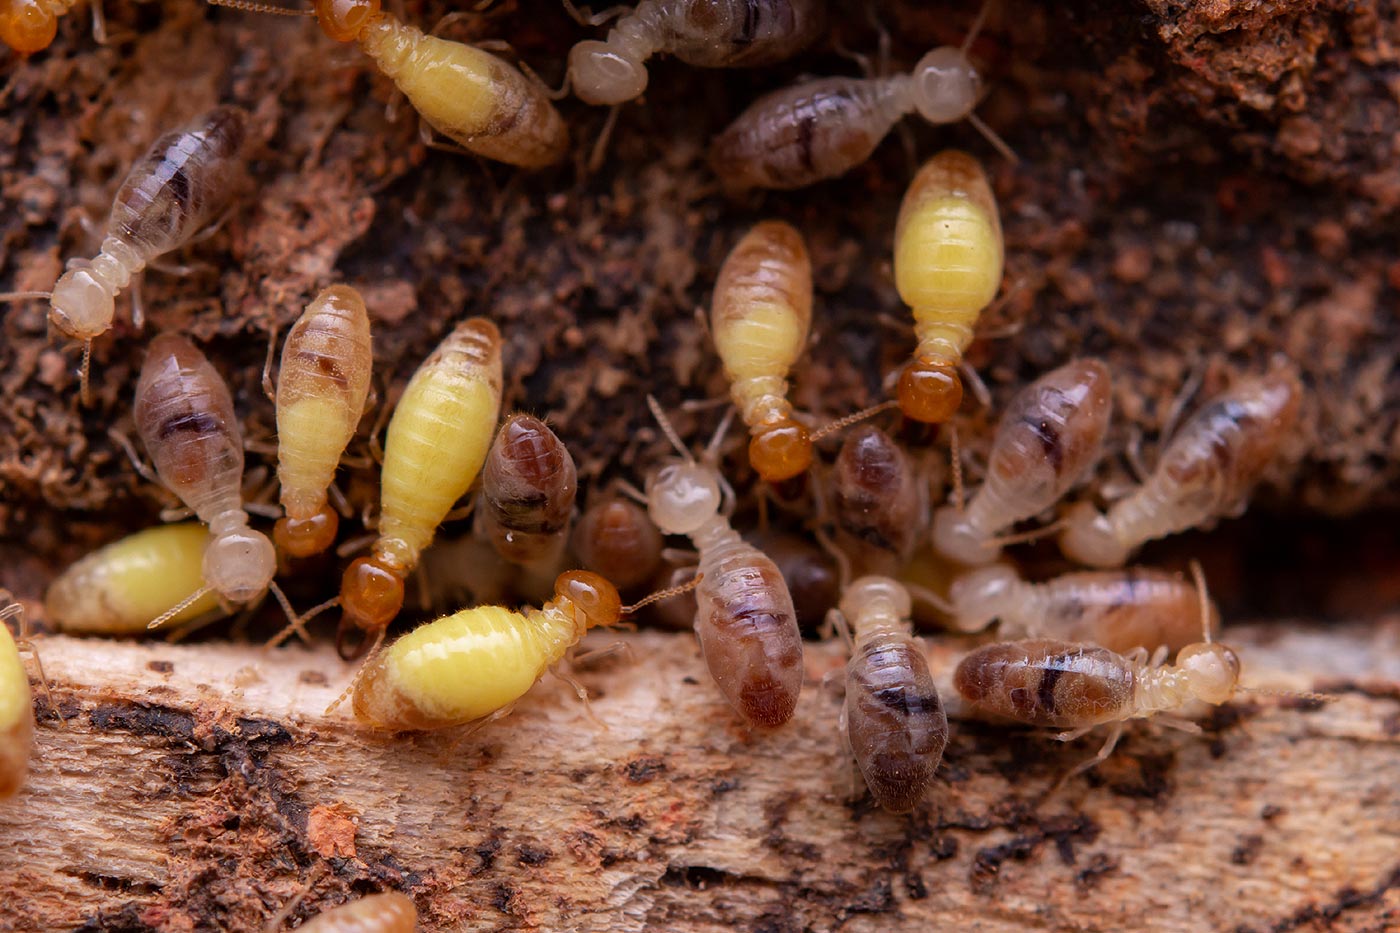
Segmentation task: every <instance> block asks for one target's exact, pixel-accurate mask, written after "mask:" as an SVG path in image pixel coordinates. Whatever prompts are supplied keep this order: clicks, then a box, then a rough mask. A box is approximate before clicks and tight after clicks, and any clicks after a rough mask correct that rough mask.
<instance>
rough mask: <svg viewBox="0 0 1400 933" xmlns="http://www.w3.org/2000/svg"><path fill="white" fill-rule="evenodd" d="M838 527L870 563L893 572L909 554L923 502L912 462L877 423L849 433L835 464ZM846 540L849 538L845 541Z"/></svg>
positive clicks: (921, 525)
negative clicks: (871, 561)
mask: <svg viewBox="0 0 1400 933" xmlns="http://www.w3.org/2000/svg"><path fill="white" fill-rule="evenodd" d="M833 471H834V474H835V478H834V487H835V492H834V500H835V501H834V503H833V511H834V512H835V516H836V524H837V528H839V529H840V532H841V534H842V536H843V537H848V538H850V539H852V541H853V542H854V543H855V545H856V547H855V550H857V551H859V552H863V554H864V556H865V557H866V558H867V560H864V561H860V563H863V564H868V563H870V559H872V558H873V559H874V561H875V564H877V565H879V564H881V563H885V564H892V565H891V566H888V567H885V566H878V567H875V568H866V569H878V570H879V571H880V572H892V571H893V570H895V569H897V568H898V566H900V565H902V564H903V563H904V562H905V561H907V560H908V559H909V556H910V554H912V553H913V550H914V545H915V543H916V540H917V538H918V535H919V531H920V529H921V528H922V527H923V525H924V519H925V516H924V515H922V512H923V507H924V502H923V499H922V496H921V494H920V487H919V482H918V480H917V478H916V477H915V475H914V469H913V465H912V464H911V463H910V462H909V458H908V457H907V456H906V455H905V453H904V451H903V450H901V449H900V448H899V445H898V444H896V443H895V442H894V441H893V440H892V439H891V438H890V436H889V435H888V434H886V433H885V432H884V431H881V430H880V429H879V428H877V427H874V426H871V425H865V426H863V427H861V428H859V429H857V430H856V431H854V432H853V433H852V434H851V435H850V436H848V437H847V438H846V442H845V443H844V444H842V445H841V452H840V453H839V454H838V455H837V457H836V464H835V466H834V467H833ZM843 543H847V542H843Z"/></svg>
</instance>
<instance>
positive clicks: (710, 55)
mask: <svg viewBox="0 0 1400 933" xmlns="http://www.w3.org/2000/svg"><path fill="white" fill-rule="evenodd" d="M824 12H825V11H824V0H642V2H641V3H639V4H637V6H636V7H635V8H634V9H632V10H629V11H628V12H627V13H625V14H624V15H623V16H622V18H621V19H619V20H618V21H617V24H616V25H614V26H613V28H612V29H611V30H609V32H608V38H607V39H606V41H602V42H600V41H597V40H593V39H589V40H586V41H583V42H580V43H578V44H577V45H575V46H574V47H573V49H572V50H571V51H570V52H569V79H570V82H571V83H572V85H573V89H574V93H575V94H577V95H578V97H579V99H580V100H582V101H584V102H585V103H589V104H621V103H624V102H626V101H629V100H632V99H633V98H636V97H639V96H641V94H642V92H643V91H645V90H646V87H647V69H646V65H645V62H646V60H647V59H648V58H650V57H651V56H652V55H654V54H656V53H658V52H667V53H670V54H671V55H674V56H676V57H677V58H679V59H680V60H681V61H683V62H685V63H686V64H687V65H695V66H697V67H700V68H749V67H755V66H759V65H771V64H773V63H774V62H780V61H782V60H783V59H785V58H789V57H791V56H792V55H795V54H796V53H797V52H799V51H801V50H802V49H803V48H805V47H806V46H807V45H808V44H809V43H811V42H812V40H813V39H815V38H816V37H817V35H818V33H819V32H820V31H821V26H822V22H823V20H824V18H825V17H824Z"/></svg>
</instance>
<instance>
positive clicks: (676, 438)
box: [647, 392, 695, 463]
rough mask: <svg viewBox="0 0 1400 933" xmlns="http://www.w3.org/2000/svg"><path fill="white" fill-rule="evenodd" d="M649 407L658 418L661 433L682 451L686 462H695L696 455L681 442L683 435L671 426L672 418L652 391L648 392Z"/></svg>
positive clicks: (681, 453)
mask: <svg viewBox="0 0 1400 933" xmlns="http://www.w3.org/2000/svg"><path fill="white" fill-rule="evenodd" d="M647 407H648V408H650V409H651V413H652V416H653V417H654V418H656V423H657V424H658V425H660V427H661V433H662V434H665V435H666V439H667V440H668V441H670V442H671V446H672V447H674V448H676V450H678V451H679V452H680V455H681V456H682V457H684V458H685V462H686V463H694V462H695V456H694V455H693V454H692V453H691V452H690V451H689V450H688V449H687V448H686V446H685V444H683V443H681V436H680V435H679V434H677V433H676V429H675V428H674V427H672V426H671V420H670V419H669V418H667V417H666V412H664V411H662V409H661V403H660V402H658V401H657V400H656V396H654V395H652V394H651V393H650V392H648V393H647Z"/></svg>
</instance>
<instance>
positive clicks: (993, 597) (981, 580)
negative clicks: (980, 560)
mask: <svg viewBox="0 0 1400 933" xmlns="http://www.w3.org/2000/svg"><path fill="white" fill-rule="evenodd" d="M1020 582H1021V578H1020V577H1018V576H1017V575H1016V571H1015V570H1013V569H1012V568H1010V567H1008V566H1007V565H1005V564H993V565H992V566H990V567H979V568H978V569H976V570H973V571H972V572H970V573H965V574H963V575H962V576H960V577H958V578H957V579H956V580H954V581H953V585H952V586H951V587H950V588H949V590H948V599H949V602H951V603H952V609H953V614H954V616H955V618H954V620H953V621H954V623H955V624H956V626H957V628H958V629H960V630H961V631H964V632H980V631H981V630H982V629H984V628H986V627H987V626H989V625H991V624H992V622H994V621H995V620H996V619H997V617H999V616H1000V615H1002V613H1004V612H1005V611H1006V605H1007V603H1008V602H1009V601H1010V599H1011V598H1012V594H1013V592H1014V591H1015V589H1016V586H1017V585H1018V584H1019V583H1020Z"/></svg>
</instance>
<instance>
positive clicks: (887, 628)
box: [833, 576, 948, 813]
mask: <svg viewBox="0 0 1400 933" xmlns="http://www.w3.org/2000/svg"><path fill="white" fill-rule="evenodd" d="M910 612H911V606H910V599H909V592H908V590H906V589H905V588H904V586H903V585H902V584H900V583H899V582H898V581H895V580H892V579H890V578H889V577H880V576H867V577H861V578H859V579H858V580H856V581H855V582H854V583H852V584H850V585H849V586H847V587H846V589H845V592H843V593H842V595H841V604H840V607H839V609H836V610H833V613H834V615H835V617H836V618H837V619H839V620H842V621H843V622H844V624H845V625H846V626H848V628H849V631H850V634H851V637H852V639H853V646H852V650H851V659H850V661H849V662H847V664H846V702H845V706H844V707H843V709H842V712H841V727H842V731H843V732H844V733H845V735H846V741H847V744H848V745H849V746H850V750H851V753H852V755H853V756H854V757H855V760H856V764H857V765H858V766H859V768H860V773H861V775H862V776H863V777H864V778H865V783H866V786H868V787H869V788H870V792H871V794H872V795H874V797H875V800H876V801H877V802H878V803H879V804H880V806H882V807H884V808H885V809H886V810H889V811H890V812H892V813H905V812H908V811H909V810H912V809H913V808H914V807H915V805H916V804H918V802H919V800H920V799H922V798H923V796H924V794H925V793H926V792H927V790H928V786H929V784H930V782H931V781H932V780H933V773H934V771H935V770H937V768H938V762H939V761H940V760H941V759H942V758H943V749H944V747H945V746H946V745H947V744H948V716H947V714H946V713H944V711H943V701H942V700H941V699H940V698H939V696H938V690H937V688H936V687H935V686H934V683H933V678H932V677H931V676H930V675H929V671H928V661H927V660H926V658H925V655H924V649H923V647H922V646H921V645H920V643H919V641H918V640H917V639H916V638H914V636H913V623H912V622H911V621H910Z"/></svg>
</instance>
